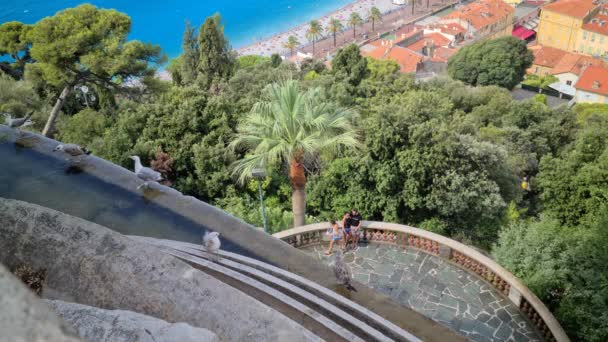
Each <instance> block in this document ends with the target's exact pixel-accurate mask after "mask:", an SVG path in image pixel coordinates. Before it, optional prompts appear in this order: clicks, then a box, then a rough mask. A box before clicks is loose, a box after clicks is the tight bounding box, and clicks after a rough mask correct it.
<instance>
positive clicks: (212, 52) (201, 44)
mask: <svg viewBox="0 0 608 342" xmlns="http://www.w3.org/2000/svg"><path fill="white" fill-rule="evenodd" d="M221 20H222V18H221V17H220V15H219V14H215V15H214V16H212V17H208V18H207V19H205V22H204V23H203V25H201V28H200V30H199V34H198V53H199V59H198V72H199V75H198V82H199V83H200V84H201V86H203V88H205V89H208V88H209V86H210V85H211V83H212V82H213V81H216V80H226V79H228V78H230V76H231V75H232V73H233V71H234V66H235V61H234V60H235V58H234V55H233V54H232V52H231V48H230V44H229V43H228V40H227V39H226V37H225V36H224V27H223V26H222V25H221Z"/></svg>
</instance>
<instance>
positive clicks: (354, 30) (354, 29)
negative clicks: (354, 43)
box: [353, 26, 357, 39]
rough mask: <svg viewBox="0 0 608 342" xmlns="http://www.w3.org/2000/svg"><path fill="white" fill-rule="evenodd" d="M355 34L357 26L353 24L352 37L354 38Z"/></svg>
mask: <svg viewBox="0 0 608 342" xmlns="http://www.w3.org/2000/svg"><path fill="white" fill-rule="evenodd" d="M356 35H357V27H356V26H353V39H355V36H356Z"/></svg>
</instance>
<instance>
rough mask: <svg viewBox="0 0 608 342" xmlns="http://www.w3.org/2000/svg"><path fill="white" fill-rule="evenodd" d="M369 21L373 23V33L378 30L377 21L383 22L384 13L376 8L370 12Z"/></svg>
mask: <svg viewBox="0 0 608 342" xmlns="http://www.w3.org/2000/svg"><path fill="white" fill-rule="evenodd" d="M367 20H371V21H372V32H373V31H375V30H376V21H382V13H381V12H380V10H379V9H378V7H376V6H374V7H372V8H371V9H370V10H369V16H368V17H367Z"/></svg>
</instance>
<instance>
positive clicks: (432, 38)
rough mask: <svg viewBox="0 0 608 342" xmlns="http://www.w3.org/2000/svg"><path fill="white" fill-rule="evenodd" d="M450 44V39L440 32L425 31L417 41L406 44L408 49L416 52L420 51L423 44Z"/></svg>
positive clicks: (436, 45) (437, 45)
mask: <svg viewBox="0 0 608 342" xmlns="http://www.w3.org/2000/svg"><path fill="white" fill-rule="evenodd" d="M449 44H450V40H449V39H448V38H446V37H444V36H443V35H442V34H441V33H436V32H434V33H427V34H425V35H424V36H423V38H422V39H420V40H419V41H417V42H415V43H413V44H411V45H409V46H407V48H408V49H410V50H412V51H416V52H422V48H423V47H424V46H425V45H435V47H439V46H448V45H449Z"/></svg>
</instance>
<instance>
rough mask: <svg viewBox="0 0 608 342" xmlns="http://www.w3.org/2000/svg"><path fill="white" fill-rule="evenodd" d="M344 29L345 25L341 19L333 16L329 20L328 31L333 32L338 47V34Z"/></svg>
mask: <svg viewBox="0 0 608 342" xmlns="http://www.w3.org/2000/svg"><path fill="white" fill-rule="evenodd" d="M342 30H344V25H342V22H341V21H340V19H336V18H331V19H330V20H329V26H328V27H327V31H328V32H329V33H331V34H332V35H333V37H334V47H336V35H337V34H338V33H340V32H342Z"/></svg>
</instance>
